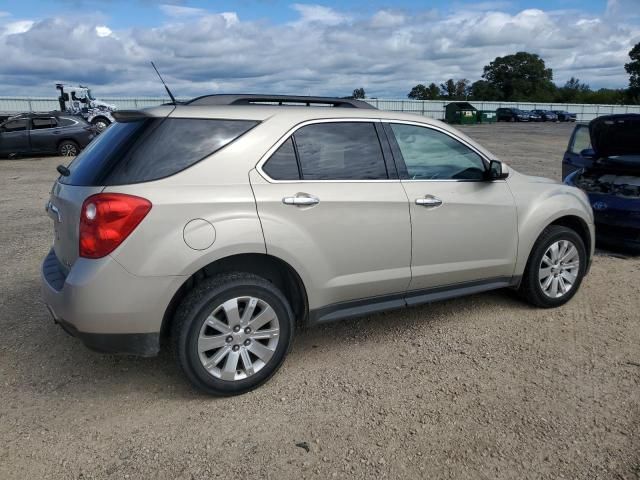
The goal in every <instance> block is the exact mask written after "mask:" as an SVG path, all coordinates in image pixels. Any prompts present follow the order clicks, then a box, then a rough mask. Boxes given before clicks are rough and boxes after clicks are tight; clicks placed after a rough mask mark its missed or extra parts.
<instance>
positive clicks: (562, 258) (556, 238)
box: [519, 225, 587, 308]
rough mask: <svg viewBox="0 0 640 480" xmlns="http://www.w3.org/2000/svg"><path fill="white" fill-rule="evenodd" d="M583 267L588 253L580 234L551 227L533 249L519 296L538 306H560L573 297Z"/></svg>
mask: <svg viewBox="0 0 640 480" xmlns="http://www.w3.org/2000/svg"><path fill="white" fill-rule="evenodd" d="M586 267H587V252H586V248H585V245H584V242H583V241H582V238H581V237H580V235H578V234H577V233H576V232H575V231H574V230H571V229H570V228H567V227H563V226H560V225H551V226H549V227H547V228H546V229H545V230H544V231H543V232H542V234H541V235H540V237H539V238H538V240H537V241H536V243H535V245H534V246H533V250H532V252H531V255H530V256H529V261H528V263H527V267H526V269H525V273H524V277H523V279H522V283H521V285H520V288H519V293H520V295H521V296H522V297H523V298H524V299H525V300H526V301H528V302H529V303H531V304H533V305H535V306H537V307H542V308H553V307H559V306H560V305H564V304H565V303H567V302H568V301H569V300H571V298H572V297H573V296H574V295H575V294H576V292H577V291H578V289H579V288H580V284H581V283H582V278H583V277H584V274H585V272H586Z"/></svg>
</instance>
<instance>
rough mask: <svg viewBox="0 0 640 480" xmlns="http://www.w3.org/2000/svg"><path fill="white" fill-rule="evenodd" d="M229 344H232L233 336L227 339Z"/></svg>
mask: <svg viewBox="0 0 640 480" xmlns="http://www.w3.org/2000/svg"><path fill="white" fill-rule="evenodd" d="M226 341H227V343H231V342H233V337H232V336H231V335H229V336H228V337H227V339H226Z"/></svg>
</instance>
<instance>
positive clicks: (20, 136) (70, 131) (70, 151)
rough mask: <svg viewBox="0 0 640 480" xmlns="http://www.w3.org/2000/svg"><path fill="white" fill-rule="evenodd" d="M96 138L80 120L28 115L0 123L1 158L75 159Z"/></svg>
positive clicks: (63, 116) (53, 115)
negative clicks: (35, 156) (52, 157)
mask: <svg viewBox="0 0 640 480" xmlns="http://www.w3.org/2000/svg"><path fill="white" fill-rule="evenodd" d="M94 136H95V132H94V128H93V127H92V126H91V125H89V124H88V123H87V122H86V121H84V120H83V119H82V118H80V117H74V116H70V115H56V114H53V113H25V114H21V115H17V116H14V117H11V118H9V119H8V120H6V121H5V122H4V123H2V124H0V156H14V155H36V154H38V155H42V154H58V155H61V156H65V157H69V156H76V155H77V154H78V153H80V150H82V149H83V148H84V147H86V146H87V145H88V144H89V142H90V141H91V140H92V139H93V137H94Z"/></svg>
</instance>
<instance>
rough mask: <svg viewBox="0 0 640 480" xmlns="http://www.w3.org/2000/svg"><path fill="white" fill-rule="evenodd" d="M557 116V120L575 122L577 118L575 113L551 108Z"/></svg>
mask: <svg viewBox="0 0 640 480" xmlns="http://www.w3.org/2000/svg"><path fill="white" fill-rule="evenodd" d="M552 111H553V113H555V114H556V116H557V117H558V121H559V122H575V121H576V120H577V119H578V115H576V114H575V113H569V112H567V111H566V110H552Z"/></svg>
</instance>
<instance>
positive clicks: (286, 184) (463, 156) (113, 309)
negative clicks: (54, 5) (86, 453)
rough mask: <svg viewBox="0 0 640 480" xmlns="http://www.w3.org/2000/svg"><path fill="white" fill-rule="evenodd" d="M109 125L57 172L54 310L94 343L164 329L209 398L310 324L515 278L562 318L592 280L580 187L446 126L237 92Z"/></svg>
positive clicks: (272, 365) (269, 368) (268, 361)
mask: <svg viewBox="0 0 640 480" xmlns="http://www.w3.org/2000/svg"><path fill="white" fill-rule="evenodd" d="M265 103H281V104H287V105H290V104H293V105H310V106H309V107H303V106H285V105H281V106H274V105H265ZM318 104H319V105H324V106H323V107H321V106H313V105H318ZM114 116H115V118H116V123H114V124H113V125H112V126H111V127H109V128H108V129H107V130H106V131H105V132H104V133H102V134H100V136H99V137H98V138H97V139H96V140H95V141H94V142H93V143H92V144H91V145H90V146H89V147H88V148H87V149H86V150H85V151H84V152H82V153H81V154H80V155H79V156H78V157H76V159H75V160H74V161H73V162H72V163H71V164H70V165H69V166H68V167H65V166H60V167H59V172H60V174H61V175H60V177H59V178H58V179H57V180H56V181H55V183H54V185H53V189H52V191H51V197H50V200H49V203H48V207H47V211H48V214H49V215H50V216H51V218H52V219H53V228H54V231H55V235H54V243H53V248H52V250H51V251H50V252H49V254H48V255H47V256H46V258H45V260H44V263H43V266H42V291H43V295H44V300H45V303H46V305H47V306H48V308H49V310H50V312H51V313H52V316H53V318H54V319H55V321H56V322H57V323H59V324H60V325H61V326H62V327H63V328H64V329H65V330H66V331H68V332H70V333H71V334H73V335H75V336H77V337H79V338H80V339H81V340H82V341H83V342H84V343H85V344H86V345H88V346H89V347H91V348H94V349H97V350H100V351H106V352H120V353H128V354H137V355H146V356H149V355H155V354H157V353H158V351H159V349H160V345H161V342H160V339H161V336H167V337H168V341H169V342H171V343H172V345H173V348H174V349H175V352H176V356H177V360H178V364H179V365H180V367H181V368H182V370H183V372H184V374H185V376H186V377H187V378H188V379H189V380H190V381H191V382H192V383H193V385H195V386H196V387H198V388H200V389H202V390H203V391H205V392H208V393H211V394H218V395H234V394H239V393H243V392H247V391H249V390H251V389H253V388H255V387H257V386H258V385H260V384H261V383H263V382H265V381H266V380H267V379H269V378H270V377H271V376H272V375H273V374H274V372H275V371H276V370H277V369H278V367H279V366H280V365H281V364H282V362H283V361H284V358H285V356H286V354H287V352H288V350H289V348H290V346H291V342H292V339H293V336H294V332H295V329H296V326H299V325H301V324H311V325H317V324H323V323H326V322H331V321H334V320H339V319H344V318H350V317H355V316H359V315H368V314H371V313H373V312H378V311H383V310H389V309H395V308H404V307H407V306H413V305H419V304H425V303H429V302H432V301H435V300H441V299H448V298H453V297H457V296H461V295H467V294H472V293H478V292H483V291H487V290H493V289H498V288H505V287H508V288H513V289H515V290H517V291H518V292H519V294H520V295H521V296H522V297H523V298H524V299H525V300H527V301H528V302H529V303H531V304H533V305H535V306H538V307H543V308H549V307H558V306H561V305H563V304H565V303H566V302H567V301H569V300H570V299H571V298H572V297H573V295H574V294H575V293H576V291H577V290H578V288H579V287H580V283H581V281H582V278H583V276H584V275H585V274H586V273H587V271H588V269H589V265H590V262H591V258H592V254H593V243H594V241H593V235H594V230H593V216H592V211H591V207H590V205H589V202H588V199H587V196H586V195H585V194H584V192H582V191H580V190H579V189H577V188H573V187H569V186H567V185H563V184H562V183H559V182H555V181H552V180H546V179H542V178H539V177H529V176H526V175H522V174H520V173H517V172H516V171H515V170H511V169H510V168H508V167H507V166H506V165H505V164H503V163H501V162H500V161H498V160H496V159H495V156H494V155H492V154H491V153H490V152H488V151H487V150H486V149H484V148H483V147H482V146H481V145H479V144H477V143H476V142H474V141H473V140H471V139H470V138H468V137H467V136H465V135H464V134H462V133H460V132H459V131H458V130H456V129H454V128H453V127H451V126H449V125H447V124H445V123H443V122H440V121H437V120H432V119H429V118H426V117H422V116H418V115H409V114H402V113H397V112H382V111H378V110H376V109H374V108H372V107H371V106H370V105H369V104H367V103H364V102H361V101H358V100H346V99H334V98H314V97H287V96H243V95H240V96H233V95H209V96H204V97H199V98H196V99H194V100H192V101H190V102H187V103H186V104H177V105H167V106H160V107H155V108H150V109H144V110H140V111H119V112H115V114H114Z"/></svg>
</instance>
